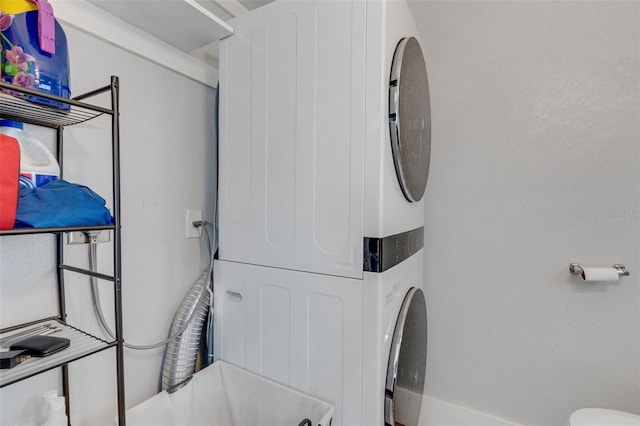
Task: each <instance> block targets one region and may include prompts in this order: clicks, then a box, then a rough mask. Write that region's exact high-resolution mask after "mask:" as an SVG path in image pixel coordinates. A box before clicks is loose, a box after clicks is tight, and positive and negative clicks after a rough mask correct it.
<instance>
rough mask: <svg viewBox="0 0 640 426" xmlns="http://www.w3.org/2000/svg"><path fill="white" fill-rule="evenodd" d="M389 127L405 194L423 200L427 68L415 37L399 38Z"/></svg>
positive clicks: (427, 151) (427, 133)
mask: <svg viewBox="0 0 640 426" xmlns="http://www.w3.org/2000/svg"><path fill="white" fill-rule="evenodd" d="M389 130H390V132H391V150H392V152H393V161H394V163H395V168H396V175H397V176H398V181H399V182H400V188H401V189H402V193H403V194H404V196H405V198H406V199H407V200H409V201H411V202H414V201H420V200H421V199H422V196H423V195H424V190H425V188H426V186H427V177H428V176H429V161H430V159H431V105H430V101H429V83H428V81H427V68H426V66H425V62H424V57H423V56H422V49H421V48H420V43H418V40H416V38H415V37H409V38H404V39H402V40H400V43H398V46H397V47H396V51H395V53H394V55H393V63H392V66H391V75H390V78H389Z"/></svg>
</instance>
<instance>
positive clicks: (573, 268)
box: [569, 263, 629, 278]
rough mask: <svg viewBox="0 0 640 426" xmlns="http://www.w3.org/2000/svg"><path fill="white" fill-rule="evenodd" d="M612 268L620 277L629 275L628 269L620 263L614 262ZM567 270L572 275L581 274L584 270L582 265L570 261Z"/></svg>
mask: <svg viewBox="0 0 640 426" xmlns="http://www.w3.org/2000/svg"><path fill="white" fill-rule="evenodd" d="M613 269H616V270H617V271H618V275H619V276H620V277H621V278H622V277H628V276H629V271H627V267H626V266H624V265H622V264H620V263H616V264H615V265H613ZM569 272H571V273H572V274H573V275H582V273H583V272H584V269H582V266H580V264H579V263H570V264H569Z"/></svg>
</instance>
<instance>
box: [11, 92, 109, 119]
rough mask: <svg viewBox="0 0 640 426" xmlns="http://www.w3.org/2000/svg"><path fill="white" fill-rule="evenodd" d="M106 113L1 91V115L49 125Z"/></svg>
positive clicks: (90, 117) (91, 117)
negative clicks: (33, 100)
mask: <svg viewBox="0 0 640 426" xmlns="http://www.w3.org/2000/svg"><path fill="white" fill-rule="evenodd" d="M104 113H105V112H103V111H95V110H93V109H87V108H83V107H80V106H75V105H74V106H71V109H70V110H68V111H65V110H61V109H56V108H52V107H47V106H42V105H37V104H34V103H31V102H28V101H25V100H23V99H19V98H17V97H14V96H11V95H7V94H5V93H0V116H2V117H3V118H9V119H16V120H18V121H24V122H28V123H34V124H40V125H44V126H47V127H63V126H70V125H73V124H78V123H82V122H85V121H88V120H91V119H93V118H96V117H98V116H100V115H102V114H104Z"/></svg>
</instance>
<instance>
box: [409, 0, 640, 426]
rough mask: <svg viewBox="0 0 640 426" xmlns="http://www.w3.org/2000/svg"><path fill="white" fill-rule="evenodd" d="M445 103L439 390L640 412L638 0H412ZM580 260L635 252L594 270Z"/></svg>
mask: <svg viewBox="0 0 640 426" xmlns="http://www.w3.org/2000/svg"><path fill="white" fill-rule="evenodd" d="M411 8H412V10H413V12H414V14H415V18H416V21H417V24H418V28H419V29H420V31H421V36H422V39H423V42H424V46H423V49H424V52H425V57H426V61H427V66H428V70H429V80H430V87H431V102H432V109H433V119H432V123H433V151H432V160H431V161H432V163H431V172H430V181H429V183H428V187H427V203H426V204H427V208H426V215H425V217H426V226H425V228H426V235H427V238H426V250H425V256H426V262H425V264H426V266H425V272H426V296H427V304H428V312H429V314H428V315H429V333H430V335H429V350H428V361H427V363H428V368H427V374H428V380H427V389H426V391H427V393H428V395H429V396H430V397H433V398H437V399H441V400H445V401H450V402H452V403H455V404H457V405H461V406H466V407H469V408H473V409H475V410H478V411H481V412H486V413H492V414H494V415H496V416H499V417H501V418H504V419H509V420H512V421H516V422H518V423H524V424H527V425H560V424H563V423H564V422H565V421H566V419H567V418H568V417H569V415H570V413H571V412H572V411H573V410H575V409H578V408H581V407H607V408H613V409H620V410H625V411H630V412H635V413H640V388H639V386H638V383H640V280H639V277H640V243H639V235H640V191H639V184H640V142H639V140H640V126H639V122H640V108H639V106H640V87H639V86H640V53H639V50H640V4H639V3H635V2H413V3H411ZM570 262H581V263H582V264H583V265H589V266H610V265H612V264H614V263H623V264H625V265H626V266H627V267H628V269H629V270H630V271H631V276H630V277H627V278H624V279H622V280H620V281H619V282H618V283H583V282H580V280H579V279H578V278H577V277H575V276H571V275H570V274H569V272H568V266H569V263H570Z"/></svg>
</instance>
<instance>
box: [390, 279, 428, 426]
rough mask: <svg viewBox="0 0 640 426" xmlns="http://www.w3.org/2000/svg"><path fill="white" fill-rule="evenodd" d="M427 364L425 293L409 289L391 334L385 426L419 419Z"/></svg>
mask: <svg viewBox="0 0 640 426" xmlns="http://www.w3.org/2000/svg"><path fill="white" fill-rule="evenodd" d="M426 364H427V308H426V303H425V300H424V294H423V293H422V290H420V289H419V288H415V287H413V288H411V290H409V292H408V293H407V295H406V296H405V298H404V301H403V302H402V307H401V308H400V313H399V314H398V321H397V322H396V327H395V330H394V332H393V340H392V342H391V351H390V353H389V364H388V365H387V383H386V389H385V401H384V420H385V424H386V425H391V426H395V425H406V426H415V425H417V424H418V421H419V420H420V409H421V408H422V393H423V391H424V380H425V368H426Z"/></svg>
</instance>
